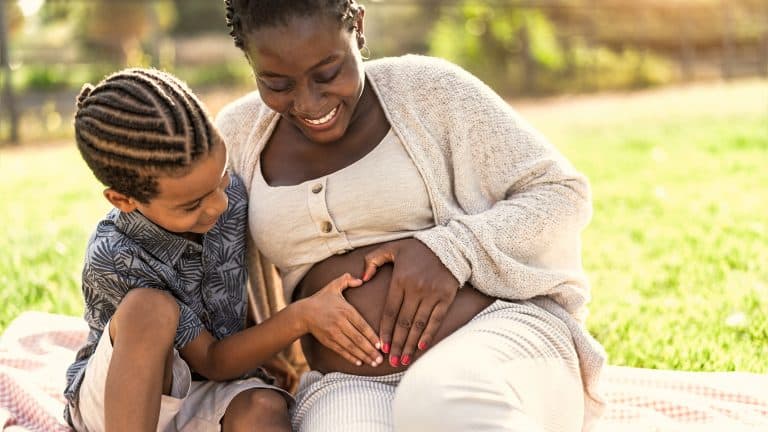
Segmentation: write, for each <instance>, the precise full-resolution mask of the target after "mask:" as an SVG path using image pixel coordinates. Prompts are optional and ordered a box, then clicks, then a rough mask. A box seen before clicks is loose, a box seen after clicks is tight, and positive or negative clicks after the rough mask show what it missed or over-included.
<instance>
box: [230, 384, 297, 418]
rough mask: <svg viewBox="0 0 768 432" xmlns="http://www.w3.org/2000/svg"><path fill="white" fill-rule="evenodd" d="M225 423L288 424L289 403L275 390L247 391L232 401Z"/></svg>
mask: <svg viewBox="0 0 768 432" xmlns="http://www.w3.org/2000/svg"><path fill="white" fill-rule="evenodd" d="M224 421H225V422H227V421H229V422H230V423H231V424H240V423H248V424H259V425H282V424H287V422H288V403H287V402H286V400H285V398H284V397H283V396H282V395H281V394H279V393H278V392H276V391H274V390H268V389H253V390H246V391H244V392H242V393H240V394H238V395H237V396H235V398H234V399H232V402H230V404H229V407H227V411H226V413H225V414H224Z"/></svg>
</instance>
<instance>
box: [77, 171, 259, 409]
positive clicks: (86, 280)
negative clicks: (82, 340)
mask: <svg viewBox="0 0 768 432" xmlns="http://www.w3.org/2000/svg"><path fill="white" fill-rule="evenodd" d="M226 193H227V195H228V197H229V205H228V208H227V210H226V211H225V212H224V213H222V215H221V216H220V217H219V219H218V221H217V222H216V225H214V227H213V228H212V229H211V230H210V231H208V232H207V233H206V234H205V235H203V240H202V245H201V244H199V243H196V242H194V241H191V240H187V239H185V238H183V237H181V236H179V235H177V234H173V233H171V232H168V231H166V230H164V229H162V228H160V227H159V226H157V225H155V224H154V223H152V222H150V221H149V220H148V219H147V218H145V217H144V216H143V215H142V214H141V213H139V212H138V211H133V212H131V213H124V212H121V211H120V210H118V209H113V210H112V211H111V212H110V213H109V214H108V215H107V216H106V218H104V219H103V220H102V221H101V222H99V224H98V226H97V227H96V231H95V232H94V233H93V235H92V236H91V239H90V240H89V242H88V246H87V248H86V252H85V265H84V268H83V284H82V289H83V296H84V300H85V320H86V321H87V323H88V326H89V327H90V333H89V335H88V340H87V342H86V344H85V346H83V347H82V348H81V349H80V350H79V351H78V353H77V357H76V360H75V362H74V363H73V364H72V365H71V366H70V367H69V369H68V370H67V387H66V389H65V392H64V395H65V397H66V398H67V401H68V402H69V404H72V405H74V404H76V403H77V394H78V391H79V387H80V383H81V382H82V378H83V376H84V373H85V369H86V365H87V363H88V359H89V358H90V356H91V355H92V354H93V352H94V351H95V350H96V345H97V343H98V341H99V338H100V337H101V335H102V333H103V332H104V329H105V327H106V325H107V323H108V322H109V320H110V318H111V317H112V315H113V314H114V313H115V310H116V308H117V305H118V304H120V301H121V300H122V299H123V297H124V296H125V295H126V294H127V293H128V291H130V290H131V289H133V288H155V289H159V290H162V291H166V292H168V293H170V294H172V295H173V297H174V298H175V299H176V301H177V303H178V305H179V312H180V316H179V324H178V329H177V330H176V337H175V340H174V347H175V348H176V349H181V348H183V347H184V346H185V345H186V344H187V343H189V342H191V341H192V340H193V339H194V338H195V337H197V336H198V335H199V334H200V332H201V331H202V330H203V329H206V330H208V331H209V332H210V333H211V334H212V335H213V336H214V337H216V338H217V339H222V338H224V337H226V336H229V335H231V334H233V333H236V332H238V331H240V330H242V329H243V328H244V327H245V319H246V308H247V295H246V279H247V273H246V266H245V248H246V238H247V237H246V236H247V233H246V227H247V225H246V224H247V221H246V220H247V215H248V208H247V206H248V197H247V192H246V191H245V186H244V184H243V181H242V179H240V178H239V177H237V176H235V175H232V181H231V182H230V185H229V186H228V187H227V189H226ZM65 417H66V418H67V420H69V415H68V410H67V412H66V413H65Z"/></svg>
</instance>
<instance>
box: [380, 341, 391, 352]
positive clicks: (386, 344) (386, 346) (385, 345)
mask: <svg viewBox="0 0 768 432" xmlns="http://www.w3.org/2000/svg"><path fill="white" fill-rule="evenodd" d="M381 350H382V351H384V354H389V344H388V343H385V344H384V346H382V347H381Z"/></svg>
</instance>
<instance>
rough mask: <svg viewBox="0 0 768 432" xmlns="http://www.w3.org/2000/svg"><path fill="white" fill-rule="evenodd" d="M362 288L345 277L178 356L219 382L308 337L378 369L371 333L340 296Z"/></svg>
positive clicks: (204, 336) (201, 339)
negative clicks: (241, 328) (236, 331)
mask: <svg viewBox="0 0 768 432" xmlns="http://www.w3.org/2000/svg"><path fill="white" fill-rule="evenodd" d="M361 284H362V281H360V280H359V279H354V278H352V277H351V276H350V275H349V274H345V275H343V276H342V277H339V278H337V279H335V280H333V281H331V282H330V283H329V284H327V285H326V286H325V287H324V288H323V289H321V290H320V291H318V292H317V293H316V294H315V295H313V296H312V297H308V298H306V299H304V300H301V301H298V302H294V303H292V304H291V305H289V306H287V307H286V308H285V309H283V310H281V311H279V312H278V313H276V314H274V315H272V316H271V317H270V318H269V319H267V320H266V321H264V322H262V323H260V324H258V325H255V326H253V327H249V328H247V329H245V330H243V331H240V332H238V333H235V334H233V335H231V336H229V337H226V338H224V339H221V340H216V339H215V338H214V337H213V336H212V335H211V334H210V333H209V332H207V331H203V332H202V333H201V334H200V335H199V336H198V337H196V338H195V339H194V340H192V342H190V343H189V344H187V345H186V346H184V348H182V350H181V352H180V353H181V356H182V358H184V360H186V361H187V362H188V363H189V365H190V367H191V368H192V369H193V370H194V371H196V372H198V373H199V374H201V375H203V376H205V377H206V378H208V379H211V380H215V381H224V380H229V379H234V378H237V377H240V376H242V375H244V374H245V373H247V372H250V371H252V370H253V369H255V368H256V367H258V366H259V365H261V364H263V363H265V362H267V361H269V359H270V358H271V357H272V356H274V355H275V354H276V353H277V352H278V351H280V350H282V349H284V348H285V347H286V346H288V345H290V344H291V343H293V342H294V341H296V340H297V339H299V338H300V337H301V336H303V335H305V334H308V333H311V334H312V335H313V336H314V337H315V338H317V339H318V340H320V341H321V342H322V343H323V344H324V345H326V346H328V347H330V348H331V349H333V350H334V351H336V352H337V353H338V354H339V355H340V356H342V357H343V358H345V359H346V360H347V361H349V362H351V363H353V364H358V365H361V364H362V363H363V362H366V363H367V364H378V363H380V362H381V361H382V359H381V358H380V355H379V353H378V350H377V347H376V344H377V343H378V338H377V337H376V334H375V333H374V332H373V330H372V329H371V328H370V327H369V326H368V325H367V324H366V323H365V320H363V318H362V317H361V316H360V315H359V314H357V312H356V311H355V310H354V308H353V307H352V306H350V305H349V304H348V303H347V302H346V300H345V299H344V297H343V295H342V292H343V291H344V290H345V289H346V288H348V287H359V286H360V285H361Z"/></svg>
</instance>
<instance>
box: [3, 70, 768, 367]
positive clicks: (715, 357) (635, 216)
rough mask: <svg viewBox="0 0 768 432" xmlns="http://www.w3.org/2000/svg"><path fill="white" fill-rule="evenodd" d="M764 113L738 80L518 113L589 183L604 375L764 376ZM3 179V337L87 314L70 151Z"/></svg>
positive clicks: (762, 101)
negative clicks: (32, 313) (45, 316)
mask: <svg viewBox="0 0 768 432" xmlns="http://www.w3.org/2000/svg"><path fill="white" fill-rule="evenodd" d="M203 99H206V98H205V96H204V97H203ZM766 101H768V84H766V83H765V82H760V81H747V82H737V83H733V84H728V85H723V84H711V85H705V86H696V87H685V88H674V89H664V90H654V91H648V92H643V93H637V94H629V95H601V96H598V97H580V98H569V99H553V100H548V101H535V102H534V101H518V102H519V103H515V106H517V107H518V109H519V110H520V111H521V113H522V114H523V115H524V116H525V117H526V118H528V119H530V120H531V122H532V123H534V124H535V125H536V126H537V127H538V128H539V129H540V130H542V131H543V132H544V133H545V135H547V136H548V137H550V139H551V140H552V141H553V142H555V143H556V144H557V146H558V147H559V148H560V149H561V150H562V151H563V152H564V153H565V154H566V155H567V156H568V157H569V158H570V159H571V160H572V161H573V163H574V164H575V165H576V166H577V167H578V168H580V169H581V170H582V171H583V172H585V173H586V174H587V175H588V176H589V178H590V181H591V183H592V186H593V194H594V208H595V214H594V218H593V220H592V223H591V224H590V226H589V228H588V229H587V230H586V232H585V233H584V236H583V238H584V249H583V255H584V265H585V267H586V269H587V271H588V274H589V276H590V279H591V282H592V286H593V296H594V298H593V302H592V305H591V313H590V317H589V320H588V325H589V329H590V331H591V332H592V333H593V334H594V335H595V337H596V338H597V339H598V340H600V341H601V342H602V343H603V344H604V345H605V347H606V349H607V351H608V353H609V355H610V362H611V363H612V364H621V365H629V366H637V367H650V368H668V369H681V370H700V371H705V370H740V371H751V372H762V373H768V362H765V360H764V359H765V358H766V357H768V313H766V311H768V265H767V264H768V190H767V188H766V186H767V185H768V169H767V168H766V167H767V166H768V102H766ZM214 105H216V104H215V103H214ZM0 172H2V173H3V179H4V181H3V182H2V184H0V196H2V197H3V204H2V206H3V210H2V212H1V213H0V251H2V252H0V304H2V305H3V307H2V308H1V309H0V330H1V329H2V328H4V327H5V326H7V324H8V323H9V322H10V321H11V320H12V319H13V318H14V317H15V316H17V315H18V314H20V313H22V312H23V311H25V310H32V309H34V310H45V311H51V312H58V313H65V314H72V315H79V314H81V309H82V302H81V300H80V297H79V296H80V294H79V278H80V276H79V272H80V266H81V260H82V254H83V249H84V246H85V243H86V241H87V238H88V235H89V233H90V231H91V230H92V228H93V226H94V225H95V223H96V222H97V221H98V220H99V218H100V217H101V216H102V215H103V214H104V213H105V212H106V211H107V209H108V206H107V204H106V201H105V200H104V199H103V198H102V197H101V194H100V192H101V189H102V187H101V186H100V185H99V184H98V183H97V182H96V181H95V180H93V179H92V178H91V174H90V172H88V170H87V168H86V167H85V165H84V164H83V163H82V162H81V161H80V159H79V156H78V154H77V151H76V149H75V148H74V146H73V145H72V144H71V143H64V144H59V145H55V146H47V147H40V146H36V147H27V148H24V149H21V150H12V149H6V150H0Z"/></svg>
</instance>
